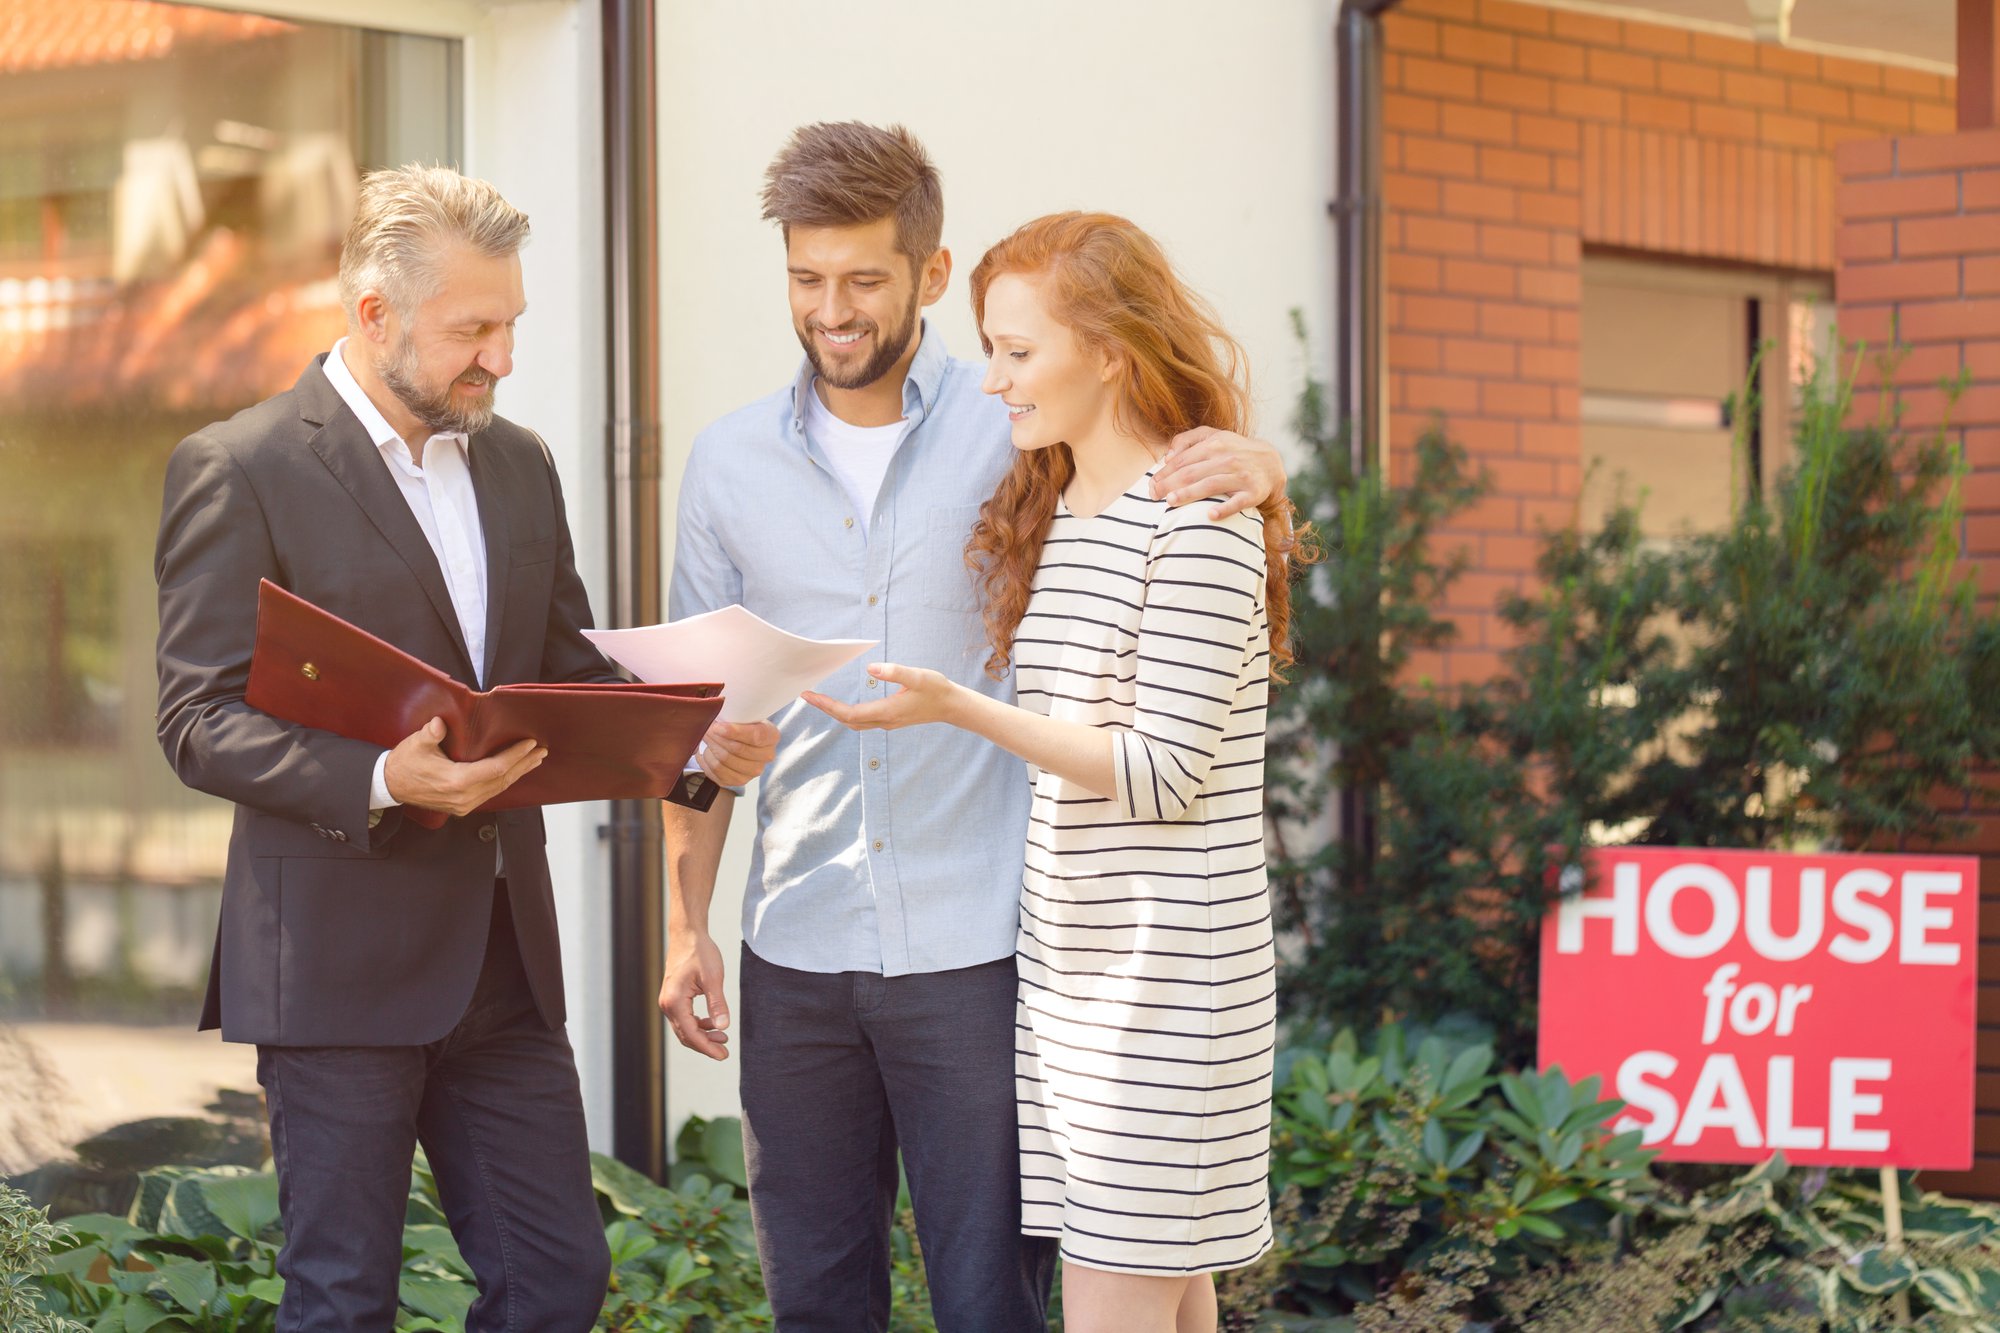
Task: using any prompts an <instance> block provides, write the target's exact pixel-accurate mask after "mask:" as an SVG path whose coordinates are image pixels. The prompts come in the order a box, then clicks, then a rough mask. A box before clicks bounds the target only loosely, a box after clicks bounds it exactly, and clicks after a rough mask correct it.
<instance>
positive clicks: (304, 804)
mask: <svg viewBox="0 0 2000 1333" xmlns="http://www.w3.org/2000/svg"><path fill="white" fill-rule="evenodd" d="M153 573H154V577H155V579H156V580H157V582H158V584H159V596H160V637H159V642H158V654H157V660H158V666H159V679H160V696H159V712H158V713H157V714H156V715H155V720H156V724H157V727H156V729H157V731H158V734H159V739H160V748H161V749H162V750H163V751H165V752H166V756H167V762H168V763H170V764H172V765H173V768H174V772H176V773H177V774H179V775H180V779H181V781H182V782H185V783H186V784H187V785H188V786H190V787H193V788H195V789H196V790H197V791H204V792H207V793H209V794H210V795H212V796H219V797H221V798H223V799H224V800H227V801H233V802H235V803H236V804H238V805H244V806H248V807H250V808H251V809H254V810H261V811H263V812H264V813H266V814H270V815H276V816H278V817H280V818H283V819H292V820H297V821H298V822H300V823H302V824H310V825H313V826H314V827H315V828H317V829H319V830H323V831H324V832H325V833H326V834H327V835H328V836H333V837H338V838H340V839H341V840H343V841H346V842H349V843H351V844H353V845H355V846H357V847H360V848H363V849H366V848H369V847H371V846H375V845H379V844H380V843H381V842H383V841H384V840H385V839H387V838H388V837H390V836H391V835H392V834H393V833H394V832H395V831H396V830H397V829H398V828H400V827H401V822H402V821H401V815H400V813H399V811H397V810H393V809H392V810H388V811H384V812H383V814H382V816H381V818H380V819H379V821H377V823H376V826H375V827H373V828H371V827H370V821H369V809H368V793H369V784H370V780H371V778H372V777H373V775H374V770H375V759H376V756H378V755H380V754H381V753H382V749H381V747H380V746H377V745H371V744H369V743H368V742H366V741H357V740H349V739H348V738H346V737H344V736H336V735H334V734H333V733H332V732H328V731H318V730H315V729H313V728H311V727H301V726H298V725H296V724H295V723H291V722H285V721H282V720H280V719H278V718H275V717H272V716H271V715H269V714H268V713H262V712H259V711H258V710H256V709H254V708H252V707H250V705H249V704H247V703H245V702H244V700H243V695H244V691H245V690H246V689H247V688H248V685H249V680H250V655H251V651H252V649H253V648H254V647H255V644H256V636H257V581H258V580H259V579H260V578H268V579H270V580H272V581H273V582H275V583H279V584H282V583H283V582H284V581H285V580H284V571H283V569H282V568H281V567H280V565H279V563H278V558H277V553H276V550H275V548H274V547H273V545H272V542H271V534H270V528H269V526H268V524H267V522H266V519H265V515H264V510H263V506H262V505H261V503H260V502H259V500H258V498H257V493H256V490H255V488H254V487H253V485H252V484H251V481H250V478H249V477H248V476H247V475H246V474H245V472H244V470H243V467H242V465H241V463H239V462H238V460H237V459H236V457H235V456H234V455H233V454H231V453H230V451H229V450H228V448H226V447H225V446H224V445H223V444H222V443H221V442H219V441H217V440H216V439H214V438H213V437H211V436H208V435H205V434H201V433H197V434H194V435H191V436H189V437H188V438H187V439H185V440H182V441H181V443H180V445H179V446H178V447H177V448H175V450H174V453H173V457H172V458H171V459H170V460H169V461H168V463H167V481H166V494H165V499H164V502H163V504H162V507H161V513H160V534H159V541H158V544H157V546H156V547H155V550H154V557H153Z"/></svg>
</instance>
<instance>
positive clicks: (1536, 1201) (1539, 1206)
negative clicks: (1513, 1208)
mask: <svg viewBox="0 0 2000 1333" xmlns="http://www.w3.org/2000/svg"><path fill="white" fill-rule="evenodd" d="M1582 1197H1583V1195H1582V1194H1580V1193H1579V1192H1577V1191H1576V1190H1573V1189H1571V1188H1570V1187H1569V1186H1567V1185H1561V1186H1558V1187H1556V1188H1555V1189H1552V1190H1548V1191H1546V1192H1545V1193H1542V1194H1537V1195H1536V1196H1535V1197H1534V1198H1532V1199H1530V1200H1528V1201H1527V1202H1526V1203H1524V1204H1522V1205H1521V1209H1522V1211H1523V1212H1529V1213H1551V1212H1554V1211H1555V1210H1556V1209H1558V1208H1567V1207H1569V1206H1570V1205H1571V1204H1573V1203H1575V1202H1576V1201H1577V1200H1578V1199H1581V1198H1582Z"/></svg>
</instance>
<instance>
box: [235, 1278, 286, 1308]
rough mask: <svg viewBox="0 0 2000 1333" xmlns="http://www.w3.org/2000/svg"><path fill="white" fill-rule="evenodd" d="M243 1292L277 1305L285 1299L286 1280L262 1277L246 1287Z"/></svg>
mask: <svg viewBox="0 0 2000 1333" xmlns="http://www.w3.org/2000/svg"><path fill="white" fill-rule="evenodd" d="M243 1290H245V1291H247V1292H249V1293H250V1294H251V1295H252V1296H255V1297H256V1298H257V1299H258V1300H260V1301H265V1302H268V1303H269V1304H271V1305H276V1304H278V1303H279V1302H280V1301H282V1300H284V1299H285V1279H283V1278H281V1277H260V1278H258V1279H257V1280H256V1281H255V1282H252V1283H250V1284H249V1285H247V1286H245V1287H244V1288H243Z"/></svg>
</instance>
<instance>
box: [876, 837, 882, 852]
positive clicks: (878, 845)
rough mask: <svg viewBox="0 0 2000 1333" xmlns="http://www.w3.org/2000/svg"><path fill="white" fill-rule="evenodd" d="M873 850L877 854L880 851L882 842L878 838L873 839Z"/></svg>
mask: <svg viewBox="0 0 2000 1333" xmlns="http://www.w3.org/2000/svg"><path fill="white" fill-rule="evenodd" d="M875 850H876V851H878V852H879V851H881V850H882V840H881V839H880V838H877V839H875Z"/></svg>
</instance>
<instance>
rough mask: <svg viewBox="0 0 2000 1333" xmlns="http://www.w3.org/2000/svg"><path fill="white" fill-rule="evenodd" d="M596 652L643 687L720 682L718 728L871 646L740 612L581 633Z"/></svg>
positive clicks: (772, 706)
mask: <svg viewBox="0 0 2000 1333" xmlns="http://www.w3.org/2000/svg"><path fill="white" fill-rule="evenodd" d="M583 634H584V637H585V638H587V639H589V640H590V641H591V642H592V643H594V644H596V645H597V650H598V651H599V652H601V653H603V654H604V655H605V656H606V657H608V658H610V659H611V660H612V661H614V662H616V663H617V664H618V665H619V666H622V667H624V668H625V669H626V670H627V671H629V672H631V673H632V674H633V675H635V676H637V677H638V678H639V679H640V680H643V681H646V682H647V683H649V684H654V685H663V684H670V683H672V682H674V681H720V682H721V683H722V714H721V716H722V720H723V721H724V722H761V721H763V720H764V719H765V718H767V717H769V716H771V714H773V713H775V712H777V711H778V710H779V709H780V708H783V707H784V706H785V705H786V704H788V703H790V702H791V701H792V700H794V699H796V698H798V697H799V691H800V690H805V689H810V688H812V687H813V686H814V685H817V684H819V682H821V681H823V680H825V679H826V678H827V677H828V676H830V675H832V674H833V673H834V672H836V671H838V670H840V668H842V667H844V666H846V665H847V664H848V663H849V662H852V661H853V660H854V659H855V658H857V657H859V656H861V654H863V653H865V652H867V651H868V650H869V649H870V648H873V647H874V646H875V642H876V641H875V640H874V639H802V638H800V637H799V636H798V635H796V634H788V633H786V632H785V631H784V630H781V629H779V628H778V627H777V626H776V625H773V624H771V623H770V622H769V621H766V620H763V619H761V618H759V617H758V616H755V615H752V614H751V613H750V612H748V611H746V610H744V609H743V608H742V607H741V606H725V607H723V608H722V609H721V610H719V611H706V612H703V613H702V614H701V615H698V616H689V617H688V618H687V619H685V620H676V621H674V622H673V623H672V624H670V625H646V626H643V627H640V628H637V629H587V630H585V631H584V632H583Z"/></svg>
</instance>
